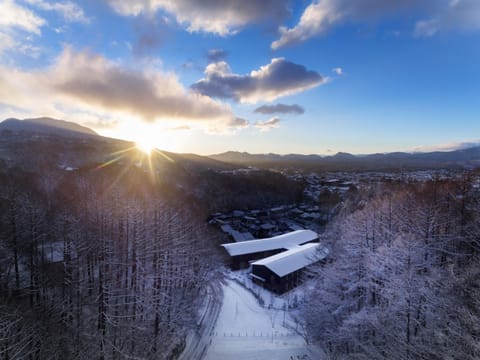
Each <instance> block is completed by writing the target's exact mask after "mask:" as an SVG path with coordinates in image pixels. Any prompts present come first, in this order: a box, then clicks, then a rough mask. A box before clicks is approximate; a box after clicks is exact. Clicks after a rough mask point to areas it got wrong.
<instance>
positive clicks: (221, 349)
mask: <svg viewBox="0 0 480 360" xmlns="http://www.w3.org/2000/svg"><path fill="white" fill-rule="evenodd" d="M283 316H284V313H283V311H279V310H270V309H265V308H263V307H261V306H260V305H259V304H258V302H257V300H256V299H255V298H254V296H253V295H252V294H251V293H250V292H249V291H248V290H246V289H245V288H244V287H242V286H241V285H239V284H238V283H236V282H235V281H232V280H228V281H227V283H226V285H224V287H223V304H222V308H221V310H220V314H219V316H218V320H217V323H216V326H215V329H214V330H213V332H212V333H211V334H210V346H209V348H208V349H207V352H206V355H205V357H204V359H206V360H225V359H229V360H237V359H238V360H240V359H241V360H263V359H266V360H267V359H268V360H272V359H278V360H283V359H285V360H291V359H295V360H297V359H304V360H307V359H308V360H310V359H315V360H317V359H321V358H322V356H321V353H320V352H319V351H318V350H317V349H316V348H314V347H311V346H308V345H307V344H306V343H305V340H304V339H303V338H302V337H301V336H300V335H298V334H297V333H295V332H294V331H292V330H291V329H287V328H286V327H284V326H283V325H282V323H283Z"/></svg>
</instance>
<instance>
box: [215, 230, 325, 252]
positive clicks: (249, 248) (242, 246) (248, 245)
mask: <svg viewBox="0 0 480 360" xmlns="http://www.w3.org/2000/svg"><path fill="white" fill-rule="evenodd" d="M317 238H318V234H317V233H316V232H315V231H312V230H296V231H292V232H289V233H286V234H282V235H278V236H274V237H271V238H266V239H259V240H249V241H243V242H240V243H231V244H222V246H223V247H224V248H225V250H227V252H228V253H229V254H230V256H237V255H245V254H253V253H258V252H262V251H270V250H277V249H292V248H294V247H297V246H298V245H301V244H305V243H306V242H309V241H313V240H316V239H317Z"/></svg>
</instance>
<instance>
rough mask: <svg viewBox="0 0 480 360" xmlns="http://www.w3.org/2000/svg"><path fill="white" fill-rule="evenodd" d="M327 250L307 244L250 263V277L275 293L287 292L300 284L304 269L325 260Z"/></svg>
mask: <svg viewBox="0 0 480 360" xmlns="http://www.w3.org/2000/svg"><path fill="white" fill-rule="evenodd" d="M327 255H328V249H326V248H324V247H322V246H321V245H320V244H315V243H313V244H312V243H309V244H305V245H302V246H296V247H294V248H292V249H290V250H287V251H284V252H281V253H278V254H276V255H273V256H270V257H267V258H265V259H261V260H258V261H255V262H253V263H252V272H251V273H250V277H251V278H252V279H253V281H254V282H255V283H257V284H260V285H262V286H264V287H265V288H267V289H269V290H272V291H274V292H276V293H283V292H285V291H288V290H290V289H292V288H294V287H295V286H297V285H299V283H300V282H301V274H302V271H303V269H304V268H305V267H307V266H309V265H311V264H313V263H315V262H318V261H321V260H323V259H325V257H326V256H327Z"/></svg>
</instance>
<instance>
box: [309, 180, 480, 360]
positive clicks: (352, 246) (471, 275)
mask: <svg viewBox="0 0 480 360" xmlns="http://www.w3.org/2000/svg"><path fill="white" fill-rule="evenodd" d="M363 194H364V195H365V193H363ZM356 205H357V206H358V207H359V208H358V209H357V210H356V211H353V212H350V213H349V214H344V215H340V216H339V217H338V218H337V219H336V220H335V221H333V222H332V223H331V225H330V227H329V230H328V232H327V233H326V235H325V239H326V240H328V241H329V242H330V244H331V247H332V251H331V257H330V259H329V261H328V263H326V264H323V265H320V266H318V267H316V268H315V271H314V274H313V276H314V279H315V280H314V281H315V283H316V286H315V289H314V290H312V291H311V292H310V293H309V294H308V295H307V296H306V297H307V299H308V301H307V303H306V304H305V306H304V307H303V309H302V315H303V320H304V324H305V327H306V331H307V334H308V337H309V339H310V340H311V341H313V342H316V343H319V344H320V345H321V346H322V348H323V349H324V350H325V352H326V353H327V355H328V357H329V358H331V359H369V360H371V359H402V360H403V359H405V360H406V359H462V360H469V359H471V360H474V359H479V358H480V266H479V264H480V262H479V261H480V215H479V214H480V194H479V190H478V188H475V187H473V186H472V182H471V181H470V179H469V177H468V176H466V177H465V178H463V179H461V180H457V181H453V180H452V181H430V182H428V183H424V184H420V183H419V184H400V185H390V186H386V187H381V188H377V189H374V190H371V192H370V193H369V198H368V199H366V200H365V199H363V200H361V201H360V202H357V203H356Z"/></svg>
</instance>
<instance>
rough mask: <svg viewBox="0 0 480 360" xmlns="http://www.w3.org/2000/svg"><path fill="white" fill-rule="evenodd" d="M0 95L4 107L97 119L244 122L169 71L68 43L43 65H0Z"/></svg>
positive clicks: (207, 124)
mask: <svg viewBox="0 0 480 360" xmlns="http://www.w3.org/2000/svg"><path fill="white" fill-rule="evenodd" d="M0 97H1V98H2V103H3V104H5V105H9V106H16V107H19V108H23V109H26V110H27V111H28V110H31V111H33V112H41V113H44V114H51V115H55V116H58V115H59V114H60V115H62V111H64V112H65V113H68V112H84V113H89V114H92V113H93V114H98V116H99V118H101V116H102V114H105V113H107V114H113V116H118V117H135V118H138V119H140V120H143V121H145V122H155V121H162V120H167V121H171V120H175V121H180V122H182V121H183V122H185V123H189V124H190V123H197V124H204V125H205V127H211V126H212V125H213V126H214V127H215V128H216V129H217V130H218V131H220V130H221V129H228V128H236V127H244V126H245V125H246V124H248V122H247V121H246V120H243V119H242V120H241V121H240V120H238V118H237V117H235V116H234V114H233V113H232V111H231V109H230V108H229V107H228V106H226V105H224V104H221V103H219V102H217V101H215V100H213V99H211V98H209V97H208V96H204V95H201V94H198V93H196V92H192V91H190V90H189V89H185V88H184V87H183V86H182V85H181V84H180V83H179V82H178V80H177V78H176V76H175V75H173V74H171V73H165V72H162V71H159V70H158V69H155V68H147V69H144V70H143V69H142V70H138V69H131V68H128V67H122V66H121V65H118V64H116V63H113V62H111V61H109V60H108V59H106V58H104V57H103V56H100V55H96V54H92V53H90V52H86V51H83V52H75V51H73V50H72V49H70V48H68V47H67V48H65V49H64V51H63V52H62V54H61V55H60V56H59V57H58V58H57V60H56V61H55V62H54V63H53V64H52V65H51V66H50V67H49V68H48V69H39V70H36V71H31V72H26V71H22V70H18V69H12V68H7V67H0ZM45 104H48V105H45ZM67 110H68V111H67Z"/></svg>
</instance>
